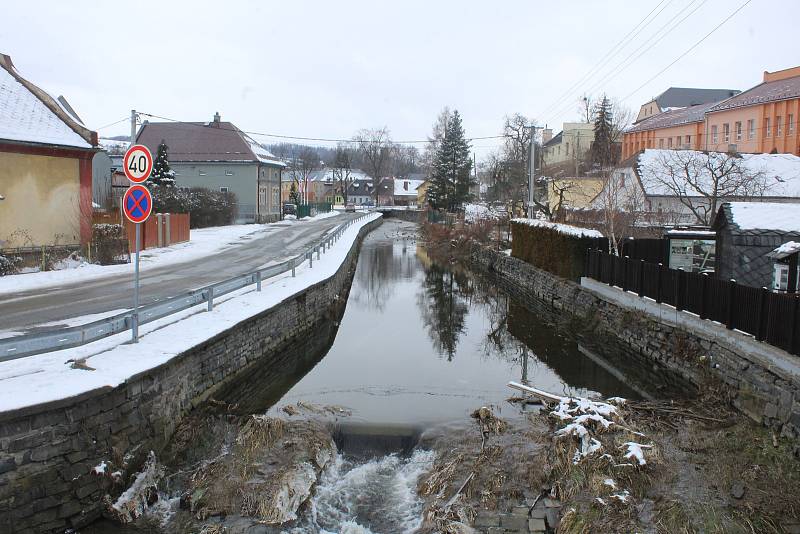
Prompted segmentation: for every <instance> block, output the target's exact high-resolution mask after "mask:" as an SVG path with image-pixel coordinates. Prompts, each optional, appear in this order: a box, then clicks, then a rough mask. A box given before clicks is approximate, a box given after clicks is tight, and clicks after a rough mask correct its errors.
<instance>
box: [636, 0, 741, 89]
mask: <svg viewBox="0 0 800 534" xmlns="http://www.w3.org/2000/svg"><path fill="white" fill-rule="evenodd" d="M751 1H752V0H745V2H744V3H742V5H740V6H739V7H738V8H736V10H734V11H733V12H732V13H731V14H730V15H728V16H727V17H725V19H724V20H723V21H722V22H720V23H719V24H717V25H716V26H715V27H714V29H712V30H711V31H710V32H708V33H707V34H705V35H704V36H703V37H702V38H701V39H700V40H699V41H697V42H696V43H695V44H693V45H692V46H690V47H689V48H688V49H687V50H686V51H685V52H684V53H683V54H681V55H679V56H678V57H677V58H675V60H674V61H673V62H672V63H670V64H669V65H667V66H666V67H664V68H663V69H661V70H660V71H658V72H657V73H656V74H655V75H653V76H652V77H651V78H650V79H648V80H647V81H646V82H644V83H643V84H642V85H640V86H639V87H637V88H636V89H634V90H633V91H631V92H630V94H628V95H627V96H625V97H624V98H623V99H622V100H627V99H628V98H630V97H631V96H633V95H634V94H635V93H636V92H637V91H639V90H640V89H642V88H643V87H644V86H646V85H647V84H648V83H650V82H652V81H653V80H655V79H656V78H658V77H659V76H660V75H661V74H663V73H664V72H665V71H666V70H667V69H669V68H670V67H671V66H673V65H674V64H675V63H677V62H678V61H680V60H681V59H683V57H684V56H686V55H687V54H688V53H689V52H691V51H692V50H694V49H695V48H697V47H698V46H699V45H700V43H702V42H703V41H705V40H706V39H708V37H710V36H711V34H713V33H714V32H715V31H717V30H718V29H720V28H721V27H722V26H723V25H724V24H725V23H726V22H728V21H729V20H730V19H732V18H733V17H734V15H736V14H737V13H739V11H741V10H742V9H744V7H745V6H746V5H747V4H749V3H750V2H751Z"/></svg>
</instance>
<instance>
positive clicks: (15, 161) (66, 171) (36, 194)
mask: <svg viewBox="0 0 800 534" xmlns="http://www.w3.org/2000/svg"><path fill="white" fill-rule="evenodd" d="M97 146H98V143H97V133H96V132H92V131H91V130H89V129H88V128H85V127H84V126H83V124H81V123H80V122H79V119H78V118H77V116H75V115H74V111H72V108H70V107H69V105H68V104H66V101H64V100H63V98H60V99H59V100H56V99H54V98H53V97H51V96H50V95H49V94H48V93H46V92H45V91H43V90H42V89H40V88H39V87H37V86H36V85H34V84H33V83H31V82H29V81H28V80H26V79H25V78H23V77H22V76H21V75H20V74H19V72H17V69H16V68H15V67H14V64H13V63H12V61H11V58H10V57H9V56H7V55H4V54H0V197H2V198H3V200H0V249H2V248H14V247H35V246H41V245H50V244H61V245H75V244H84V243H87V242H88V241H89V240H90V239H91V234H92V226H91V221H92V158H93V157H94V155H95V154H96V153H97V152H98V150H99V149H98V148H97Z"/></svg>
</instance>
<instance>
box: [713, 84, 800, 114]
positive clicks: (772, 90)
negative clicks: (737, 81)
mask: <svg viewBox="0 0 800 534" xmlns="http://www.w3.org/2000/svg"><path fill="white" fill-rule="evenodd" d="M798 97H800V76H794V77H792V78H786V79H783V80H775V81H772V82H763V83H760V84H758V85H756V86H755V87H753V88H751V89H748V90H747V91H745V92H743V93H740V94H738V95H736V96H735V97H733V98H729V99H727V100H723V101H722V102H720V103H719V104H717V105H715V106H714V107H712V108H711V109H709V110H708V111H709V113H713V112H715V111H725V110H727V109H734V108H740V107H744V106H753V105H756V104H763V103H765V102H774V101H776V100H786V99H789V98H798Z"/></svg>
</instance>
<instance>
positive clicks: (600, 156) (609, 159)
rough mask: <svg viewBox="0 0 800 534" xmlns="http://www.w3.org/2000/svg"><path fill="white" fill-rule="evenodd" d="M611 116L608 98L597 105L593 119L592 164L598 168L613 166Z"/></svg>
mask: <svg viewBox="0 0 800 534" xmlns="http://www.w3.org/2000/svg"><path fill="white" fill-rule="evenodd" d="M612 122H613V116H612V111H611V102H609V100H608V97H606V96H605V95H604V96H603V100H601V101H600V103H599V104H598V105H597V108H596V110H595V118H594V142H593V143H592V151H591V152H592V163H594V164H595V165H599V166H600V168H603V169H604V168H607V167H609V166H611V165H613V164H614V135H613V132H612Z"/></svg>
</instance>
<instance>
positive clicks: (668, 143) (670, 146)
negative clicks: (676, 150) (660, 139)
mask: <svg viewBox="0 0 800 534" xmlns="http://www.w3.org/2000/svg"><path fill="white" fill-rule="evenodd" d="M667 148H672V138H671V137H670V138H669V139H667Z"/></svg>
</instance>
